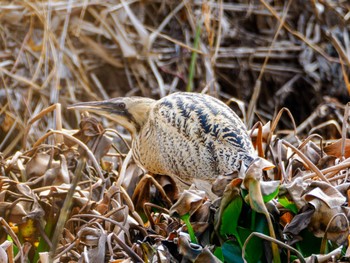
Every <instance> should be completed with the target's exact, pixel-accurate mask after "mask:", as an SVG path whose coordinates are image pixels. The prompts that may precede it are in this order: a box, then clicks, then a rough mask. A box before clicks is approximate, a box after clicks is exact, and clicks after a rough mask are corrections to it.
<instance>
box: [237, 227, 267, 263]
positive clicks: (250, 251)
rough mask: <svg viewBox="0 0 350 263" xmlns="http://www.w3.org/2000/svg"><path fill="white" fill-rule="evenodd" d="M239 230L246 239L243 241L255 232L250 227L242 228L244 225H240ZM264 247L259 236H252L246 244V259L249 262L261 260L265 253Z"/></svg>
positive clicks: (240, 234)
mask: <svg viewBox="0 0 350 263" xmlns="http://www.w3.org/2000/svg"><path fill="white" fill-rule="evenodd" d="M266 226H267V225H266ZM237 230H238V234H239V236H240V237H241V239H242V240H244V241H243V243H244V242H245V240H246V239H247V238H248V236H249V235H250V234H251V233H253V232H254V231H252V230H250V229H247V228H242V227H238V228H237ZM263 249H264V246H263V241H262V240H261V239H260V238H258V237H252V238H251V239H250V240H249V242H248V244H247V246H246V251H245V259H246V261H247V262H249V263H250V262H252V263H254V262H259V261H260V260H261V257H262V255H264V251H263Z"/></svg>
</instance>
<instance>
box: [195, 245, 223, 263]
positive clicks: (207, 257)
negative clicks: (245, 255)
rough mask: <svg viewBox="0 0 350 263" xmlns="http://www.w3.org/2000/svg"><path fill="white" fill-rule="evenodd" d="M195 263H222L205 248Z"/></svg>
mask: <svg viewBox="0 0 350 263" xmlns="http://www.w3.org/2000/svg"><path fill="white" fill-rule="evenodd" d="M194 262H195V263H201V262H208V263H220V262H221V260H219V259H218V258H217V257H215V256H214V254H213V253H212V252H211V251H210V250H209V249H208V248H207V247H205V248H204V249H203V251H202V253H200V254H199V255H198V257H197V258H196V260H195V261H194Z"/></svg>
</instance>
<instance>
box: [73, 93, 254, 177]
mask: <svg viewBox="0 0 350 263" xmlns="http://www.w3.org/2000/svg"><path fill="white" fill-rule="evenodd" d="M72 108H76V109H81V110H88V111H93V112H98V113H102V114H105V115H106V114H111V115H116V120H117V122H119V124H121V125H122V126H124V127H125V128H126V129H128V130H129V131H130V133H131V135H132V137H133V142H132V149H133V156H134V159H135V161H136V162H137V164H139V165H141V166H143V167H144V168H145V169H147V170H148V171H150V172H152V173H155V174H166V175H171V176H178V177H180V178H182V179H187V178H189V179H190V178H198V179H215V178H216V177H217V176H218V175H226V174H231V173H233V172H235V171H238V170H239V169H240V166H241V163H242V164H243V165H244V166H245V167H247V166H248V165H249V164H250V163H251V162H252V160H253V158H254V157H255V152H254V149H253V146H252V143H251V141H250V138H249V136H248V134H247V130H246V128H245V126H244V124H243V123H242V121H241V120H240V118H239V117H238V116H237V115H236V114H235V113H234V112H233V111H232V110H231V109H230V108H229V107H228V106H227V105H225V104H224V103H223V102H221V101H219V100H217V99H215V98H213V97H211V96H208V95H203V94H198V93H184V92H179V93H174V94H171V95H169V96H166V97H164V98H162V99H160V100H153V99H148V98H142V97H125V98H115V99H110V100H106V101H101V102H85V103H78V104H75V105H73V106H72Z"/></svg>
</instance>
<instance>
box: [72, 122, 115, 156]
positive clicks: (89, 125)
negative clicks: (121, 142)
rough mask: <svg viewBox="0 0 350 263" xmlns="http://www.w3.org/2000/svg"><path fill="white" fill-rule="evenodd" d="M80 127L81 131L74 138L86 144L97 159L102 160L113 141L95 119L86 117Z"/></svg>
mask: <svg viewBox="0 0 350 263" xmlns="http://www.w3.org/2000/svg"><path fill="white" fill-rule="evenodd" d="M79 125H80V130H79V131H78V132H77V133H75V134H74V137H76V138H77V139H79V140H81V141H82V142H84V143H85V144H86V145H87V146H88V147H89V148H90V149H91V150H92V152H93V153H94V155H95V157H96V159H97V160H100V159H101V158H102V157H103V156H105V155H106V154H107V153H108V151H109V149H110V148H111V145H112V139H111V138H110V137H108V136H107V135H106V134H105V133H104V128H103V126H102V124H101V122H99V121H98V120H97V119H96V118H94V117H89V116H87V117H84V118H83V119H82V121H81V122H80V124H79ZM66 143H67V142H66Z"/></svg>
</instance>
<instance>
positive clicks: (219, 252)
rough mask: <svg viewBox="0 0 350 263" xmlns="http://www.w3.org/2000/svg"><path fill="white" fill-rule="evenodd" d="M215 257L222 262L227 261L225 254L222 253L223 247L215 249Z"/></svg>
mask: <svg viewBox="0 0 350 263" xmlns="http://www.w3.org/2000/svg"><path fill="white" fill-rule="evenodd" d="M214 256H215V257H217V258H218V259H220V260H221V262H224V261H225V258H224V254H223V253H222V247H217V248H215V251H214Z"/></svg>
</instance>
